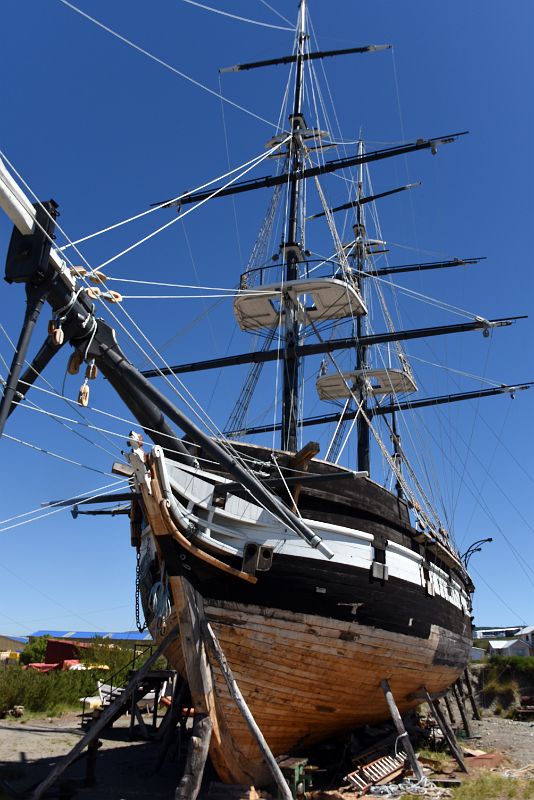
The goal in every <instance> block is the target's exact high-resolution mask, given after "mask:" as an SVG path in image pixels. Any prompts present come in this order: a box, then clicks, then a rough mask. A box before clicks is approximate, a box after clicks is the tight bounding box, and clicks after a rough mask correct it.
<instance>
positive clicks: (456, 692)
mask: <svg viewBox="0 0 534 800" xmlns="http://www.w3.org/2000/svg"><path fill="white" fill-rule="evenodd" d="M452 691H453V693H454V697H455V699H456V705H457V706H458V710H459V712H460V716H461V718H462V724H463V726H464V731H465V735H466V736H467V738H468V739H471V737H472V736H473V734H472V731H471V726H470V724H469V719H468V718H467V714H466V711H465V705H464V699H463V696H462V692H461V690H460V687H459V681H456V683H454V684H453V686H452Z"/></svg>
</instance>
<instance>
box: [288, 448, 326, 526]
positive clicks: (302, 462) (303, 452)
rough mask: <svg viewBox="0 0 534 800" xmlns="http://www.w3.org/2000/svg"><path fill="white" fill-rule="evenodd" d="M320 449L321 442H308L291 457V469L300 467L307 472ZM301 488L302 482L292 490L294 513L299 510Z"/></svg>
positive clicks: (299, 468)
mask: <svg viewBox="0 0 534 800" xmlns="http://www.w3.org/2000/svg"><path fill="white" fill-rule="evenodd" d="M320 449H321V446H320V445H319V442H308V444H306V445H304V447H303V448H301V449H300V450H299V451H298V453H295V455H294V456H292V458H290V459H289V466H290V467H291V469H298V470H301V472H307V471H308V468H309V466H310V461H311V460H312V458H314V457H315V456H316V455H317V453H318V452H319V450H320ZM301 489H302V484H301V483H297V485H296V486H295V487H294V489H293V491H292V492H291V494H292V495H293V505H292V508H291V510H292V511H293V513H296V511H297V506H298V504H299V498H300V491H301Z"/></svg>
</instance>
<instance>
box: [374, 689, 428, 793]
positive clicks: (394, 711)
mask: <svg viewBox="0 0 534 800" xmlns="http://www.w3.org/2000/svg"><path fill="white" fill-rule="evenodd" d="M380 685H381V686H382V691H383V692H384V697H385V698H386V702H387V704H388V707H389V712H390V714H391V718H392V719H393V722H394V723H395V727H396V729H397V733H398V734H399V738H400V737H401V736H402V738H403V743H402V746H403V747H404V749H405V750H406V755H407V756H408V760H409V762H410V766H411V768H412V769H413V772H414V775H415V777H416V778H417V780H418V781H422V780H423V778H424V773H423V770H422V767H421V764H420V763H419V761H418V760H417V756H416V755H415V750H414V749H413V745H412V743H411V741H410V737H409V736H408V732H407V730H406V728H405V727H404V722H403V721H402V717H401V715H400V712H399V709H398V708H397V704H396V702H395V698H394V697H393V692H392V691H391V688H390V686H389V681H387V680H386V679H385V678H384V680H383V681H382V682H381V684H380Z"/></svg>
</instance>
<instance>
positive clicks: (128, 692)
mask: <svg viewBox="0 0 534 800" xmlns="http://www.w3.org/2000/svg"><path fill="white" fill-rule="evenodd" d="M179 633H180V626H179V625H175V627H174V628H173V629H172V630H171V631H170V632H169V633H168V634H167V636H166V637H165V639H164V640H163V641H162V642H161V644H160V645H159V647H157V648H156V649H155V650H154V652H153V653H152V655H151V656H150V658H149V659H148V660H147V661H145V663H144V664H143V666H142V667H141V669H139V670H138V671H137V673H136V675H135V677H134V678H133V679H132V680H131V681H130V683H129V684H128V686H126V688H125V689H124V691H123V692H122V693H121V695H120V696H119V697H117V699H116V700H114V701H113V702H112V703H111V704H110V705H109V706H108V707H107V708H106V710H105V711H104V713H103V714H102V715H101V716H100V717H99V718H98V719H97V720H96V721H95V722H94V723H93V725H91V727H90V728H89V730H88V731H87V733H86V734H85V736H82V738H81V739H80V741H79V742H77V744H76V745H75V746H74V747H73V748H72V750H71V751H70V752H69V753H67V755H66V756H64V757H63V758H62V759H61V760H60V761H59V762H58V763H57V764H56V766H55V767H54V769H53V770H52V771H51V772H50V773H49V774H48V776H47V777H46V778H45V779H44V780H43V781H41V783H40V784H39V785H38V786H37V787H36V788H35V790H34V791H33V793H32V795H31V800H39V798H41V797H42V796H43V794H44V793H45V792H46V790H47V789H48V788H49V787H50V786H52V784H54V783H55V782H56V781H57V779H58V778H59V777H60V775H62V774H63V773H64V772H65V770H66V769H67V767H69V766H70V765H71V764H72V763H73V761H75V760H76V758H77V757H78V756H79V755H80V753H82V752H83V751H84V750H85V748H86V747H88V746H89V745H90V744H91V742H93V741H94V740H95V739H96V738H97V737H98V735H99V734H100V733H101V732H102V731H103V730H104V728H105V727H106V726H107V725H108V724H109V722H110V721H111V720H112V719H113V718H114V716H115V715H116V713H117V711H118V710H119V709H120V708H121V707H123V706H124V705H125V703H126V702H127V701H128V700H129V699H130V697H131V696H132V695H133V694H134V692H135V691H136V689H137V686H138V684H139V682H140V681H142V680H143V678H144V677H145V675H146V674H147V673H148V672H150V669H151V667H152V665H153V664H155V662H156V661H157V660H158V658H159V657H160V655H162V654H163V653H164V652H165V651H166V650H167V648H168V647H169V645H170V644H172V642H173V641H174V640H175V639H176V638H177V637H178V634H179Z"/></svg>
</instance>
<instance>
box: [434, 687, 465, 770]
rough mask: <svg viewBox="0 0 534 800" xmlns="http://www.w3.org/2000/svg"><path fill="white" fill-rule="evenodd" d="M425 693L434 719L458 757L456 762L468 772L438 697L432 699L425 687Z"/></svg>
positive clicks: (453, 753) (454, 754)
mask: <svg viewBox="0 0 534 800" xmlns="http://www.w3.org/2000/svg"><path fill="white" fill-rule="evenodd" d="M425 695H426V702H427V703H428V705H429V708H430V711H431V712H432V715H433V717H434V719H435V720H436V722H437V723H438V725H439V727H440V728H441V731H442V733H443V736H444V737H445V741H446V742H447V744H448V745H449V750H450V751H451V753H452V755H453V756H454V758H455V759H456V762H457V764H458V766H459V767H460V769H461V770H462V772H467V767H466V766H465V762H464V759H463V756H462V751H461V750H460V748H459V746H458V742H457V741H456V736H455V735H454V731H453V729H452V728H451V726H450V725H449V723H448V722H447V720H446V718H445V715H444V714H443V712H442V710H441V708H440V705H439V700H438V699H437V698H436V699H432V696H431V695H430V694H429V692H428V691H427V690H426V689H425Z"/></svg>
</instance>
